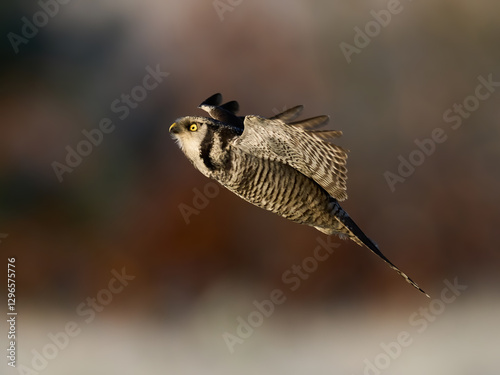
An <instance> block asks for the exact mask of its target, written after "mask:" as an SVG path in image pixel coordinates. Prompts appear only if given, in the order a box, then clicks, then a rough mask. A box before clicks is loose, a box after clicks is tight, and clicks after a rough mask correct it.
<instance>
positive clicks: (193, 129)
mask: <svg viewBox="0 0 500 375" xmlns="http://www.w3.org/2000/svg"><path fill="white" fill-rule="evenodd" d="M197 130H198V125H196V124H191V125H190V126H189V131H192V132H195V131H197Z"/></svg>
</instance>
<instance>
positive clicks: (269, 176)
mask: <svg viewBox="0 0 500 375" xmlns="http://www.w3.org/2000/svg"><path fill="white" fill-rule="evenodd" d="M221 100H222V98H221V96H220V94H216V95H214V96H212V97H210V98H209V99H207V100H206V101H205V102H203V103H202V104H201V105H200V108H202V109H204V110H205V111H207V112H208V113H209V114H210V115H211V116H212V118H208V117H198V116H186V117H183V118H180V119H177V120H176V122H175V123H174V124H172V126H171V127H170V129H169V131H170V132H171V133H172V135H173V137H174V139H175V140H176V141H177V142H178V144H179V146H180V148H181V149H182V151H183V152H184V154H185V155H186V157H187V158H188V159H189V161H190V162H191V163H192V164H193V165H194V167H195V168H196V169H198V170H199V171H200V172H201V173H203V174H204V175H205V176H206V177H209V178H212V179H214V180H216V181H218V182H219V183H220V184H222V185H223V186H224V187H226V188H227V189H228V190H230V191H232V192H233V193H235V194H236V195H238V196H239V197H241V198H243V199H244V200H246V201H247V202H249V203H252V204H254V205H255V206H258V207H260V208H263V209H265V210H268V211H271V212H273V213H275V214H277V215H279V216H281V217H284V218H286V219H289V220H291V221H293V222H296V223H299V224H305V225H309V226H312V227H314V228H316V229H318V230H319V231H321V232H323V233H325V234H328V235H331V234H336V235H339V236H340V237H347V238H349V239H351V240H353V241H354V242H356V243H357V244H358V245H361V246H366V247H367V248H369V249H370V250H371V251H372V252H374V253H375V254H376V255H378V256H379V257H380V258H382V259H383V260H384V261H385V262H386V263H388V264H389V266H390V267H391V268H392V269H394V270H395V271H396V272H398V273H399V274H400V275H401V276H402V277H404V278H405V279H406V281H408V282H409V283H410V284H411V285H413V286H414V287H415V288H417V289H419V290H420V291H421V292H422V293H424V294H425V292H423V291H422V289H420V287H419V286H418V285H417V284H416V283H415V282H413V281H412V280H411V279H410V278H409V277H408V276H407V275H406V274H405V273H403V272H402V271H400V270H399V268H397V267H396V266H395V265H394V264H393V263H392V262H391V261H389V260H388V259H387V258H386V257H385V255H383V254H382V253H381V252H380V250H379V248H378V246H377V245H376V244H375V243H374V242H373V241H372V240H370V239H369V238H368V237H367V236H366V235H365V234H364V232H363V231H362V230H361V229H360V228H359V227H358V226H357V225H356V223H355V222H354V221H353V220H352V219H351V218H350V216H349V215H348V214H347V212H346V211H344V210H343V209H342V207H341V206H340V204H339V201H341V200H344V199H346V198H347V194H346V179H347V177H346V173H347V169H346V166H345V164H346V159H347V154H346V150H344V149H343V148H341V147H339V146H337V145H335V144H334V143H333V142H332V140H333V139H335V138H337V137H339V136H340V135H341V134H342V133H341V132H339V131H335V130H318V127H319V126H321V125H323V124H325V123H326V122H327V121H328V117H327V116H318V117H314V118H311V119H307V120H302V121H295V122H293V121H292V120H294V119H295V118H296V116H297V115H298V113H300V111H301V109H302V107H300V106H298V107H294V108H291V109H290V110H287V111H285V112H283V113H281V114H278V115H276V116H274V117H271V118H269V119H266V118H262V117H259V116H246V117H238V116H236V115H235V111H237V109H238V104H237V102H234V101H233V102H228V103H226V104H223V105H219V104H220V101H221Z"/></svg>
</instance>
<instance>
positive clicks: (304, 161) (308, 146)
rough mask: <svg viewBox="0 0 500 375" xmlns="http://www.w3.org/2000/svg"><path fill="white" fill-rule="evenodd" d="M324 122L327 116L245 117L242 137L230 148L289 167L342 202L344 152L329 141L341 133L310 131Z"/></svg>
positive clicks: (344, 165) (345, 158) (345, 160)
mask: <svg viewBox="0 0 500 375" xmlns="http://www.w3.org/2000/svg"><path fill="white" fill-rule="evenodd" d="M326 121H328V117H327V116H320V117H315V118H313V119H308V120H303V121H297V122H294V123H285V122H283V121H282V120H280V119H265V118H262V117H259V116H246V117H245V122H244V126H245V129H244V131H243V134H242V135H241V136H239V137H237V139H236V140H235V141H234V143H233V146H234V147H236V148H238V149H240V150H242V151H243V152H246V153H248V154H251V155H253V156H257V157H262V158H266V159H271V160H276V161H279V162H281V163H284V164H287V165H289V166H291V167H292V168H294V169H296V170H297V171H299V172H300V173H302V174H304V175H305V176H307V177H309V178H311V179H313V180H314V181H315V182H316V183H317V184H319V185H320V186H321V187H322V188H323V189H325V190H326V191H327V192H328V193H329V194H330V195H331V196H333V197H334V198H336V199H337V200H339V201H342V200H344V199H346V198H347V192H346V190H347V185H346V180H347V168H346V162H347V152H346V151H347V150H345V149H343V148H342V147H340V146H337V145H335V144H333V143H332V142H331V141H332V140H333V139H334V138H338V137H339V136H340V135H342V132H340V131H335V130H323V131H321V130H314V129H316V128H317V127H318V126H320V125H323V124H324V123H325V122H326Z"/></svg>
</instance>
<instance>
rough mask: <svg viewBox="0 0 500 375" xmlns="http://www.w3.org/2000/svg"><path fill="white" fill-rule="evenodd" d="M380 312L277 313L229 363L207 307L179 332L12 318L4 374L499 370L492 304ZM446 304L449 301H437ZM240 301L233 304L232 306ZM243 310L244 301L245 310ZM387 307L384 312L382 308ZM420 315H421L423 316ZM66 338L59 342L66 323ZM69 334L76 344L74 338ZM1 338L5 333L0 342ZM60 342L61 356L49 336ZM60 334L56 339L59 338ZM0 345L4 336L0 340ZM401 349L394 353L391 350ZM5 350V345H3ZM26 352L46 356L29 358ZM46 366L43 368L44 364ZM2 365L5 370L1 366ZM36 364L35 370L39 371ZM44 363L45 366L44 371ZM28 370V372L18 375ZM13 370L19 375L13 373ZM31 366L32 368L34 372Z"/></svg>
mask: <svg viewBox="0 0 500 375" xmlns="http://www.w3.org/2000/svg"><path fill="white" fill-rule="evenodd" d="M436 297H439V298H438V301H435V300H434V302H433V300H427V299H425V298H422V299H421V300H420V299H418V301H419V302H418V304H416V303H415V301H414V300H412V303H411V304H410V303H408V302H401V303H402V304H404V306H398V302H397V301H396V302H392V303H388V304H386V302H381V304H380V305H378V304H376V307H375V308H373V307H372V306H370V307H369V308H366V309H364V308H348V307H345V308H343V309H340V308H334V307H332V308H325V307H318V306H316V307H315V308H312V307H311V308H310V309H303V308H302V309H298V308H294V307H293V306H291V304H292V303H289V304H288V306H287V305H286V304H285V303H284V304H282V305H278V306H275V310H274V312H273V313H272V314H270V316H269V317H268V318H263V319H262V322H259V314H258V313H255V314H253V318H254V319H255V321H254V324H255V325H258V324H260V325H259V326H257V328H255V329H254V331H253V333H252V334H251V336H250V337H248V338H246V339H242V340H243V341H242V342H240V343H237V344H235V345H234V347H233V349H234V352H233V353H230V351H229V348H228V346H227V345H226V343H225V342H224V339H223V334H224V332H228V333H231V334H234V335H237V332H236V330H237V325H238V323H237V321H236V319H237V317H238V316H242V317H248V315H249V314H250V313H251V312H252V311H253V310H254V308H253V306H252V304H251V302H250V304H247V305H244V304H243V305H244V306H243V305H242V306H237V307H235V306H234V304H233V305H232V306H233V309H232V310H231V311H228V306H231V304H230V302H231V301H230V300H227V304H225V303H221V302H222V301H221V300H220V299H218V298H211V297H207V299H206V300H204V301H200V303H199V306H196V307H195V309H193V311H197V312H196V313H193V314H191V315H190V316H185V317H184V318H182V319H178V321H177V322H172V321H170V322H168V321H167V322H163V323H162V322H161V319H159V318H158V317H156V318H154V319H153V318H146V317H144V316H141V315H140V314H134V313H130V314H128V313H124V314H120V315H117V314H115V313H113V314H108V315H106V313H105V312H103V313H99V314H96V317H95V319H94V320H93V321H92V322H90V323H88V324H87V323H85V321H84V318H88V317H89V315H87V316H79V315H77V314H69V315H65V316H54V315H52V316H48V315H46V314H43V313H40V314H30V313H29V312H25V313H24V314H20V315H19V318H18V321H17V330H18V341H17V368H16V369H13V368H10V367H8V366H7V365H6V363H2V364H1V366H0V369H3V370H2V371H0V372H1V373H2V374H50V375H88V374H93V375H101V374H102V375H104V374H106V375H109V374H119V375H129V374H130V375H132V374H133V375H136V374H157V373H161V374H176V375H180V374H214V375H224V374H228V375H229V374H230V375H234V374H243V375H244V374H288V375H293V374H297V375H303V374H315V375H321V374H325V375H326V374H329V375H331V374H370V375H377V374H404V375H421V374H431V375H432V374H436V375H462V374H463V375H466V374H471V375H472V374H473V375H494V374H498V373H499V370H498V369H499V368H500V299H499V298H498V293H496V292H491V293H487V294H482V295H476V296H474V297H471V296H467V295H466V294H465V293H464V294H463V295H460V296H458V297H457V298H456V299H454V300H453V301H450V302H440V301H439V300H440V296H436ZM445 297H446V298H447V299H448V300H450V299H452V294H449V293H448V294H445ZM240 298H241V296H240ZM250 301H251V300H250ZM384 304H386V306H384ZM424 309H426V310H424ZM71 321H73V322H74V323H75V325H74V326H73V327H72V326H71V324H70V326H69V328H70V331H71V333H72V334H74V337H69V336H68V337H69V338H68V340H66V339H65V336H64V334H60V332H61V331H62V330H63V329H64V327H65V325H66V324H67V323H68V322H71ZM75 332H77V334H76V335H75ZM2 333H3V332H2ZM49 333H53V334H56V337H58V338H59V340H60V342H59V345H60V346H62V347H64V348H63V349H59V348H57V350H56V347H55V346H54V345H53V344H52V341H51V339H50V338H49V336H48V334H49ZM58 333H59V334H58ZM2 340H3V342H4V343H6V341H7V339H6V335H4V334H2ZM398 340H399V343H396V342H397V341H398ZM3 346H6V345H3ZM33 350H35V351H37V352H39V353H42V354H43V353H44V354H43V356H44V358H42V359H41V358H40V357H36V359H35V362H33V360H34V358H35V356H34V355H35V354H34V353H35V352H33ZM47 357H49V358H47ZM3 361H4V362H6V361H7V360H6V359H5V357H4V359H3ZM37 361H38V362H37ZM44 361H45V362H44ZM21 365H23V366H26V367H22V366H21ZM20 366H21V367H20ZM36 366H38V367H37V368H35V367H36Z"/></svg>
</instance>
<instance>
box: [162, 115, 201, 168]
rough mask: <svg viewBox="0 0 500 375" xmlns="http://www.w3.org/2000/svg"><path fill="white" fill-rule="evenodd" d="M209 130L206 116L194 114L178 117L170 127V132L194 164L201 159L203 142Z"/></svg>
mask: <svg viewBox="0 0 500 375" xmlns="http://www.w3.org/2000/svg"><path fill="white" fill-rule="evenodd" d="M208 131H209V129H208V124H207V119H206V118H203V117H192V116H187V117H182V118H180V119H177V120H176V122H174V123H173V124H172V125H170V128H169V132H170V134H171V135H172V137H173V138H174V139H175V141H176V142H177V144H178V145H179V147H180V148H181V150H182V152H184V154H185V155H186V157H187V158H188V159H189V160H190V161H191V162H192V163H193V164H196V163H197V162H198V161H199V160H201V159H200V150H201V144H202V142H203V140H204V139H205V137H206V134H207V132H208Z"/></svg>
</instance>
